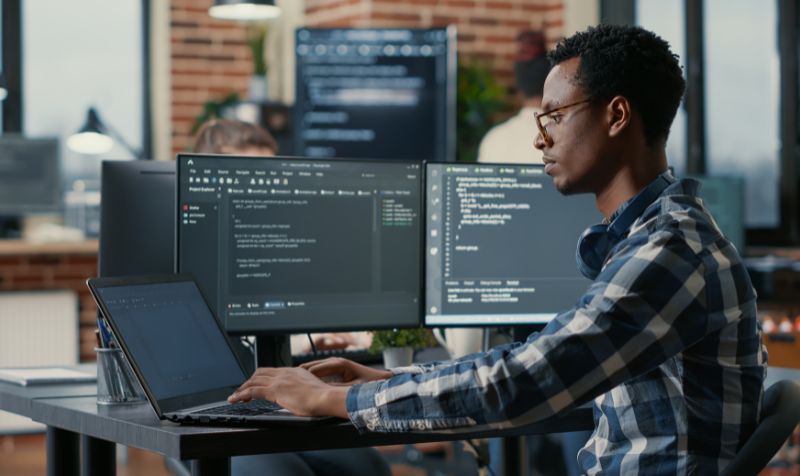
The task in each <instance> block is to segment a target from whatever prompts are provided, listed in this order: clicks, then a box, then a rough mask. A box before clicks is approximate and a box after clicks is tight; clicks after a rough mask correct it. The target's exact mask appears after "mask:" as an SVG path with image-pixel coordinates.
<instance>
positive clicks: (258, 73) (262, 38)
mask: <svg viewBox="0 0 800 476" xmlns="http://www.w3.org/2000/svg"><path fill="white" fill-rule="evenodd" d="M267 32H268V29H267V26H266V25H264V24H262V23H259V24H254V25H250V26H248V27H247V46H248V47H249V48H250V56H251V57H252V58H253V75H252V76H251V77H250V85H249V87H248V95H249V99H250V100H251V101H253V102H265V101H266V100H267V91H268V87H269V86H268V83H267V69H268V68H267V57H266V54H265V53H266V51H265V50H266V44H267Z"/></svg>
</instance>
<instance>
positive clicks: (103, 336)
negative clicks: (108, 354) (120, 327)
mask: <svg viewBox="0 0 800 476" xmlns="http://www.w3.org/2000/svg"><path fill="white" fill-rule="evenodd" d="M97 328H98V329H99V330H100V343H101V344H102V347H103V348H108V347H111V344H112V342H113V338H112V337H111V331H110V330H109V329H108V325H107V324H106V322H105V321H104V320H103V319H101V318H98V319H97Z"/></svg>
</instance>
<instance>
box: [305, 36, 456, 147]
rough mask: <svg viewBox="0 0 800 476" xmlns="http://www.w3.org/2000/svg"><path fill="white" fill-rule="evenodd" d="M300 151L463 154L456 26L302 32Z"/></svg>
mask: <svg viewBox="0 0 800 476" xmlns="http://www.w3.org/2000/svg"><path fill="white" fill-rule="evenodd" d="M296 36H297V42H296V45H297V46H296V49H295V52H296V65H297V66H296V68H297V70H296V76H295V81H296V83H295V84H296V86H295V88H296V89H295V91H296V94H297V99H296V103H295V114H294V121H295V127H294V130H295V144H296V146H295V150H294V151H295V153H296V154H297V155H302V156H307V157H346V158H385V159H417V160H434V161H453V160H455V113H456V110H455V109H456V108H455V104H456V103H455V101H456V95H455V87H456V56H455V30H454V29H452V28H434V29H410V28H391V29H389V28H386V29H378V28H372V29H357V28H339V29H328V28H301V29H299V30H297V34H296Z"/></svg>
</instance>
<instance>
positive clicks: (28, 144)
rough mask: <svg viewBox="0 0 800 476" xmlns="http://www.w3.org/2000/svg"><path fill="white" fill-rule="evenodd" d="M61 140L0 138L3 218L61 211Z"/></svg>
mask: <svg viewBox="0 0 800 476" xmlns="http://www.w3.org/2000/svg"><path fill="white" fill-rule="evenodd" d="M59 170H60V167H59V156H58V139H51V138H47V139H30V138H26V137H22V136H18V135H10V134H3V135H0V215H20V214H25V213H37V212H53V211H58V210H59V209H61V186H60V176H59Z"/></svg>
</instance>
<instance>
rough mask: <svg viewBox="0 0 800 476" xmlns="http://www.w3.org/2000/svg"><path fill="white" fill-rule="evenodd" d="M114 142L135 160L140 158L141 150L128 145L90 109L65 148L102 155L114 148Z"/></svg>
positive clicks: (95, 111)
mask: <svg viewBox="0 0 800 476" xmlns="http://www.w3.org/2000/svg"><path fill="white" fill-rule="evenodd" d="M115 140H116V141H117V142H119V143H120V145H122V146H123V147H124V148H125V149H126V150H127V151H128V152H130V153H131V154H132V155H133V156H134V157H135V158H137V159H140V158H141V157H142V151H141V150H139V149H137V148H135V147H133V146H132V145H130V144H129V143H128V142H127V141H125V139H123V138H122V136H121V135H120V134H119V133H118V132H117V131H116V130H115V129H113V128H112V127H110V126H108V125H106V124H105V123H104V122H103V121H102V120H100V116H99V115H98V114H97V110H96V109H95V108H93V107H90V108H89V110H88V112H87V114H86V122H84V124H83V126H82V127H81V128H80V129H79V130H78V132H76V133H75V134H72V135H71V136H69V138H68V139H67V147H69V148H70V149H71V150H73V151H75V152H78V153H81V154H90V155H97V154H104V153H106V152H108V151H110V150H111V148H112V147H114V141H115Z"/></svg>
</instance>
